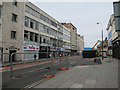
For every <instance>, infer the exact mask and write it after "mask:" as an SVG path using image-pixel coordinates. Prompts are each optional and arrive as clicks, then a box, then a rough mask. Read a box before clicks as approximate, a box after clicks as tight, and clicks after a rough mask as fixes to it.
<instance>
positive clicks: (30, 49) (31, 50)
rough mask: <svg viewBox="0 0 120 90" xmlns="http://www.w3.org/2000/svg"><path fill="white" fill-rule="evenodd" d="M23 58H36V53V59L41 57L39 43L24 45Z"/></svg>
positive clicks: (24, 59) (25, 59)
mask: <svg viewBox="0 0 120 90" xmlns="http://www.w3.org/2000/svg"><path fill="white" fill-rule="evenodd" d="M23 53H24V54H23V55H22V60H23V61H27V60H34V55H35V54H36V56H37V57H36V59H39V46H38V45H24V46H23Z"/></svg>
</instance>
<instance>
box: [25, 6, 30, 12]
mask: <svg viewBox="0 0 120 90" xmlns="http://www.w3.org/2000/svg"><path fill="white" fill-rule="evenodd" d="M25 11H26V12H28V13H30V7H28V6H27V5H26V6H25Z"/></svg>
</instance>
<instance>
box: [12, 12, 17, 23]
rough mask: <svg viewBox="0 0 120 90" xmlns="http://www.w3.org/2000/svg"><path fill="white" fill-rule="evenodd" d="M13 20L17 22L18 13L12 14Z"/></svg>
mask: <svg viewBox="0 0 120 90" xmlns="http://www.w3.org/2000/svg"><path fill="white" fill-rule="evenodd" d="M12 21H14V22H17V15H16V14H12Z"/></svg>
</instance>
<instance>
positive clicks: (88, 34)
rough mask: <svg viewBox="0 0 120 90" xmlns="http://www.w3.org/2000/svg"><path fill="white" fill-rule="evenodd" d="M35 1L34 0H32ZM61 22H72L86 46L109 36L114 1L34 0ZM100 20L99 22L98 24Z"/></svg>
mask: <svg viewBox="0 0 120 90" xmlns="http://www.w3.org/2000/svg"><path fill="white" fill-rule="evenodd" d="M30 1H32V2H33V1H34V0H30ZM33 3H34V4H35V5H37V6H38V7H39V8H40V9H42V10H43V11H45V12H46V13H48V14H49V15H50V16H52V17H53V18H55V19H56V20H58V21H59V22H71V23H72V24H73V25H74V26H75V27H76V28H77V33H78V34H80V35H82V36H84V44H85V47H93V46H94V44H95V43H96V42H97V40H102V30H103V32H104V38H105V37H107V30H106V28H107V24H108V21H109V18H110V15H112V14H113V2H33ZM98 22H99V24H97V23H98Z"/></svg>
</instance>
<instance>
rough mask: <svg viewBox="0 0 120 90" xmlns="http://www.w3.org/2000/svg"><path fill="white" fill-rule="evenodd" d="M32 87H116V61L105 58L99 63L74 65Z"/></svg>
mask: <svg viewBox="0 0 120 90" xmlns="http://www.w3.org/2000/svg"><path fill="white" fill-rule="evenodd" d="M107 60H108V59H107ZM34 88H118V61H117V60H114V59H112V60H111V62H106V59H105V60H103V61H102V64H101V65H84V66H75V67H73V68H71V69H69V70H67V71H61V72H59V73H57V74H56V75H55V77H53V78H51V79H49V80H47V81H45V82H43V83H41V84H39V85H37V86H35V87H34Z"/></svg>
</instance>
